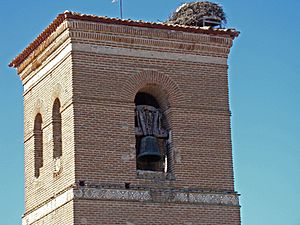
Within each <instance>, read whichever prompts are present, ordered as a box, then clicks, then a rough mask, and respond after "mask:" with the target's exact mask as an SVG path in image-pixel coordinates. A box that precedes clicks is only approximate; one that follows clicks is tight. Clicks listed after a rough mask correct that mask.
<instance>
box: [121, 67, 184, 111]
mask: <svg viewBox="0 0 300 225" xmlns="http://www.w3.org/2000/svg"><path fill="white" fill-rule="evenodd" d="M138 92H146V93H149V94H151V95H153V96H154V97H155V98H156V99H157V100H158V101H159V103H160V105H161V107H162V109H167V108H169V107H171V106H172V107H175V106H178V105H182V104H183V98H182V94H181V92H180V89H179V87H178V85H177V84H176V83H175V82H174V81H173V80H172V79H171V78H170V77H169V76H167V75H164V74H162V73H159V72H157V71H142V72H140V73H137V74H134V75H132V76H131V77H130V78H129V79H128V80H127V81H126V82H125V83H124V85H123V88H122V90H121V92H120V94H121V96H120V97H121V99H123V100H124V101H126V102H128V101H130V102H134V98H135V95H136V93H138ZM162 96H163V98H164V99H167V102H164V101H162Z"/></svg>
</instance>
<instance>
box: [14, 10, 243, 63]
mask: <svg viewBox="0 0 300 225" xmlns="http://www.w3.org/2000/svg"><path fill="white" fill-rule="evenodd" d="M68 20H77V21H85V22H89V23H90V24H92V23H94V24H95V23H98V24H99V23H102V24H114V25H118V26H119V27H120V26H121V27H123V28H125V29H126V28H127V27H130V28H134V29H137V30H139V31H138V32H140V30H141V28H143V29H144V28H146V29H149V30H161V31H171V32H176V33H181V32H184V33H195V34H206V35H209V36H214V37H220V36H224V37H227V38H228V39H231V40H233V39H234V38H235V37H237V36H238V35H239V32H238V31H236V30H234V29H213V28H202V27H190V26H181V25H171V24H165V23H151V22H145V21H133V20H121V19H116V18H107V17H101V16H94V15H86V14H79V13H73V12H64V13H61V14H59V15H58V16H57V17H56V19H55V20H54V21H53V22H52V23H51V24H50V25H49V26H48V27H47V28H46V29H45V30H44V31H43V32H42V33H41V34H40V35H39V36H38V37H37V38H36V39H35V40H34V41H33V42H32V43H31V44H30V45H29V46H28V47H27V48H26V49H24V50H23V51H22V53H21V54H20V55H19V56H17V57H16V58H15V59H13V60H12V62H11V63H10V64H9V66H11V67H16V68H18V67H19V66H20V65H21V64H22V63H23V62H24V60H26V59H27V58H28V57H30V55H34V54H32V53H34V52H35V51H36V49H38V48H40V46H43V45H45V44H46V45H47V42H48V41H49V40H50V41H51V36H52V35H53V34H55V33H57V31H58V30H59V27H61V25H62V24H64V23H65V24H66V21H68Z"/></svg>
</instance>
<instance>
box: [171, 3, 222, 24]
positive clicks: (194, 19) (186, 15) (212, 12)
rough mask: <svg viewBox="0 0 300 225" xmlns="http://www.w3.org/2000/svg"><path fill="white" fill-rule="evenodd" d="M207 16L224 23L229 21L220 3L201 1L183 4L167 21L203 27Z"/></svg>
mask: <svg viewBox="0 0 300 225" xmlns="http://www.w3.org/2000/svg"><path fill="white" fill-rule="evenodd" d="M205 17H209V18H213V19H215V20H217V21H219V22H220V23H223V24H226V22H227V20H226V15H225V13H224V11H223V8H222V7H221V6H220V5H218V4H216V3H212V2H208V1H204V2H202V1H201V2H191V3H185V4H183V5H181V6H180V7H179V8H177V10H176V11H175V12H174V13H173V14H172V15H171V16H170V18H169V19H168V20H167V21H166V23H169V24H179V25H187V26H198V27H202V26H203V19H204V18H205Z"/></svg>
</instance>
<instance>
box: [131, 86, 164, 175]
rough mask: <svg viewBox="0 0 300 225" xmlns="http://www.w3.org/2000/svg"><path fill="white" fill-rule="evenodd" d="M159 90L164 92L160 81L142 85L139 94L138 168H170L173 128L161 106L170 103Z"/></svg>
mask: <svg viewBox="0 0 300 225" xmlns="http://www.w3.org/2000/svg"><path fill="white" fill-rule="evenodd" d="M149 92H150V93H149ZM152 93H154V94H152ZM155 94H161V93H160V91H159V90H157V86H156V85H155V86H154V87H153V86H152V87H151V86H147V87H145V88H143V89H141V90H140V91H139V92H138V93H137V94H136V96H135V100H134V102H135V137H136V166H137V170H146V171H157V172H168V171H167V168H168V166H167V163H168V157H169V153H168V152H169V151H168V149H167V148H168V146H167V140H168V137H169V132H168V130H169V129H168V123H167V119H166V117H165V115H164V110H163V108H162V106H161V105H162V104H163V105H164V106H167V104H164V103H166V101H165V102H163V101H162V100H163V98H159V96H158V97H157V95H156V96H154V95H155Z"/></svg>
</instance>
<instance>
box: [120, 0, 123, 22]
mask: <svg viewBox="0 0 300 225" xmlns="http://www.w3.org/2000/svg"><path fill="white" fill-rule="evenodd" d="M122 8H123V4H122V0H120V15H121V19H123V9H122Z"/></svg>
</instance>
